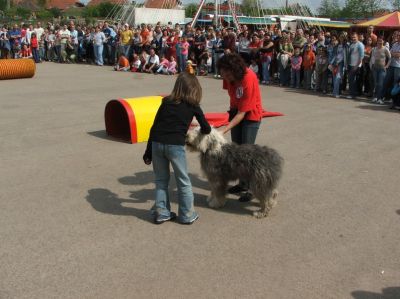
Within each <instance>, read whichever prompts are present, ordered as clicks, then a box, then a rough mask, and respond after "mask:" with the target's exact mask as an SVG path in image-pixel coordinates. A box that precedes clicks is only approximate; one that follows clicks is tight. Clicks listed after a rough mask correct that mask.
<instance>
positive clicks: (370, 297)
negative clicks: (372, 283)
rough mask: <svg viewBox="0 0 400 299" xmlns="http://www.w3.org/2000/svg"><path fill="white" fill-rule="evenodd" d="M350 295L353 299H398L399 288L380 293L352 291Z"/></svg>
mask: <svg viewBox="0 0 400 299" xmlns="http://www.w3.org/2000/svg"><path fill="white" fill-rule="evenodd" d="M351 295H352V296H353V298H354V299H399V298H400V287H389V288H384V289H383V290H382V293H374V292H367V291H354V292H352V293H351Z"/></svg>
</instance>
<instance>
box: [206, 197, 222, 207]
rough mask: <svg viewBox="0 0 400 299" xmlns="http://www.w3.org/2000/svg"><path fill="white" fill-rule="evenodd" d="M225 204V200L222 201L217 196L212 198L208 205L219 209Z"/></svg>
mask: <svg viewBox="0 0 400 299" xmlns="http://www.w3.org/2000/svg"><path fill="white" fill-rule="evenodd" d="M224 205H225V202H220V201H219V200H218V199H216V198H211V199H210V201H209V202H208V206H209V207H210V208H213V209H219V208H222V207H223V206H224Z"/></svg>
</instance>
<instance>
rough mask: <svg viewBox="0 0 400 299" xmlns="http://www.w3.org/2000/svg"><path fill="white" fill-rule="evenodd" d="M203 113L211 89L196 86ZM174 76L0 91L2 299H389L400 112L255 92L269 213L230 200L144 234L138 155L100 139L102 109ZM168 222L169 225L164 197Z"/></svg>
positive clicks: (399, 247)
mask: <svg viewBox="0 0 400 299" xmlns="http://www.w3.org/2000/svg"><path fill="white" fill-rule="evenodd" d="M200 81H201V84H202V86H203V91H204V97H203V101H202V107H203V110H204V111H205V112H224V111H226V110H227V107H228V102H229V100H228V96H227V94H226V92H225V91H223V90H222V82H221V81H220V80H214V79H212V78H200ZM173 83H174V77H171V76H161V75H160V76H153V75H147V74H132V73H117V72H113V71H112V70H111V68H110V67H95V66H87V65H60V64H53V63H44V64H41V65H38V68H37V72H36V76H35V77H34V78H33V79H21V80H10V81H0V128H1V129H0V154H1V155H0V165H1V167H0V177H1V180H0V190H1V200H0V244H1V245H0V298H2V299H3V298H30V299H31V298H40V299H43V298H273V299H274V298H285V299H289V298H296V299H298V298H307V299H310V298H335V299H337V298H355V299H377V298H391V299H397V298H400V200H399V199H400V196H399V191H400V187H399V177H400V138H399V137H400V133H399V132H400V131H399V123H400V113H399V112H393V111H391V110H388V109H387V107H382V106H377V105H374V104H371V103H368V102H366V101H363V100H359V101H354V100H346V99H335V98H331V97H323V96H320V95H318V94H313V93H304V92H302V91H298V90H288V89H283V88H279V87H274V86H263V87H261V89H262V95H263V103H264V107H265V108H266V109H267V110H271V111H279V112H282V113H284V114H285V116H282V117H273V118H266V119H264V120H263V122H262V125H261V128H260V131H259V135H258V137H257V143H258V144H262V145H263V144H266V145H269V146H271V147H273V148H275V149H277V150H278V151H279V152H280V153H281V155H282V156H283V157H284V159H285V166H284V175H283V178H282V181H281V184H280V188H279V191H280V193H279V197H278V205H277V206H276V207H275V208H274V209H273V210H272V212H271V214H270V215H269V216H268V217H267V218H265V219H261V220H258V219H255V218H253V217H252V216H251V213H252V211H253V210H255V209H256V208H257V204H256V203H255V202H250V203H240V202H238V201H237V197H235V196H230V197H229V198H230V200H229V201H228V202H227V205H226V206H225V207H224V208H222V209H220V210H213V209H210V208H208V207H207V204H206V197H207V195H208V193H209V187H208V183H207V181H206V180H205V179H204V177H203V176H202V174H201V171H200V165H199V161H198V157H197V154H195V153H188V154H187V158H188V164H189V172H190V176H191V179H192V184H193V191H194V195H195V207H196V210H197V211H198V213H199V214H200V218H199V220H198V221H197V222H196V223H195V224H193V225H191V226H183V225H180V224H178V223H173V222H171V223H165V224H162V225H160V226H157V225H154V224H153V223H152V217H151V215H150V213H149V209H150V208H151V206H152V205H153V202H154V184H153V173H152V168H151V167H150V166H147V165H145V164H144V163H143V161H142V155H143V152H144V149H145V146H146V144H144V143H140V144H134V145H132V144H128V143H124V142H119V141H116V140H113V139H111V138H108V137H107V135H106V133H105V125H104V107H105V105H106V103H107V102H108V101H109V100H110V99H114V98H124V97H137V96H146V95H157V94H167V93H169V92H170V91H171V90H172V87H173ZM171 196H172V198H173V204H172V209H173V210H174V211H177V203H176V188H175V183H174V181H173V180H172V182H171Z"/></svg>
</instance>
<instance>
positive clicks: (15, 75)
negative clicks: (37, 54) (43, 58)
mask: <svg viewBox="0 0 400 299" xmlns="http://www.w3.org/2000/svg"><path fill="white" fill-rule="evenodd" d="M35 71H36V64H35V62H34V61H33V60H32V59H0V80H7V79H20V78H32V77H33V76H34V75H35Z"/></svg>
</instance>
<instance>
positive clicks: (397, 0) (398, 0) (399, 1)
mask: <svg viewBox="0 0 400 299" xmlns="http://www.w3.org/2000/svg"><path fill="white" fill-rule="evenodd" d="M392 6H393V9H395V10H400V0H392Z"/></svg>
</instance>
